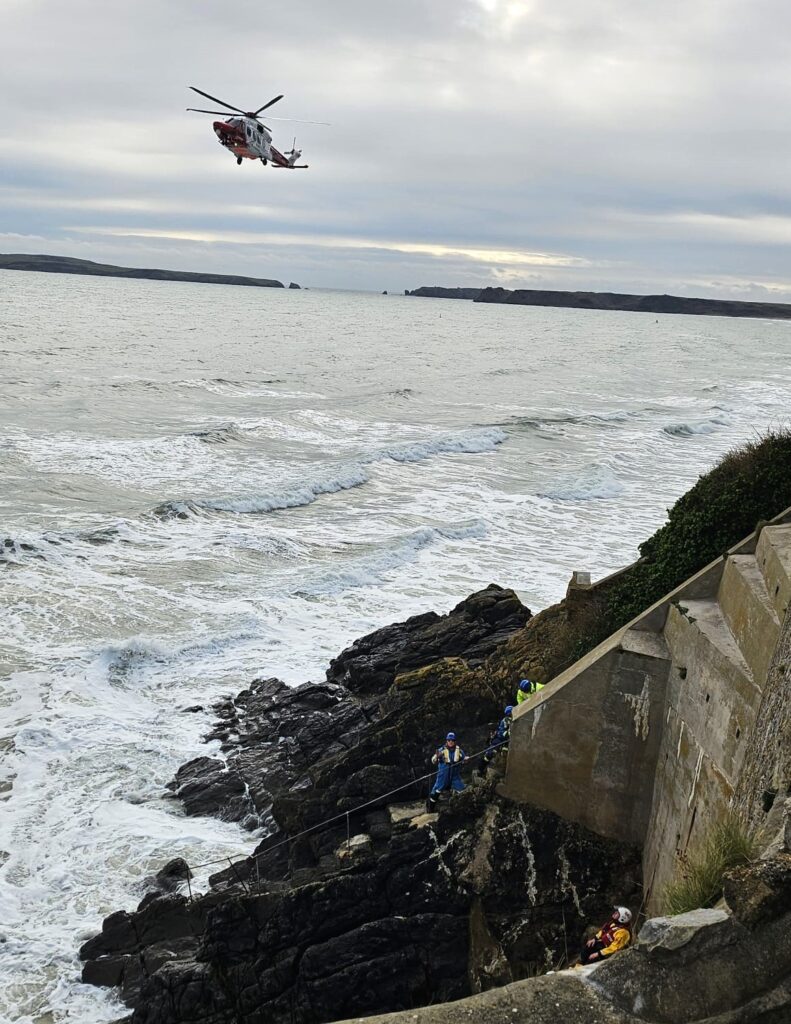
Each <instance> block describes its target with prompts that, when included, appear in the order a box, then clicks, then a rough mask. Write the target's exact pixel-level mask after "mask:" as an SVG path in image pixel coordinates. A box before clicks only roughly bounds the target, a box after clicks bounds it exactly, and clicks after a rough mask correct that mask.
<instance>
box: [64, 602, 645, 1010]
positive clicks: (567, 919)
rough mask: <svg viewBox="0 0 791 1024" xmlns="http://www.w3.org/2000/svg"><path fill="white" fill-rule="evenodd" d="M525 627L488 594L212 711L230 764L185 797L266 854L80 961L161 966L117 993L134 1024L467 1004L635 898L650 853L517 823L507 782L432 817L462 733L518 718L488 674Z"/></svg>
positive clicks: (459, 799) (148, 915)
mask: <svg viewBox="0 0 791 1024" xmlns="http://www.w3.org/2000/svg"><path fill="white" fill-rule="evenodd" d="M529 615H530V613H529V611H528V610H527V609H525V608H524V607H523V606H522V605H521V604H520V603H519V601H518V599H517V598H516V597H515V595H514V594H513V593H512V592H510V591H503V590H501V589H500V588H494V587H490V588H487V589H486V590H485V591H482V592H481V593H480V594H477V595H473V596H472V597H471V598H469V599H468V600H467V601H466V602H462V603H461V604H460V605H459V606H457V608H456V609H454V610H453V612H451V613H450V614H449V615H447V616H437V615H434V614H430V615H428V616H417V617H415V618H413V619H410V620H407V622H405V623H399V624H397V625H395V626H391V627H387V629H386V630H384V631H377V634H372V636H371V637H366V638H363V640H361V641H358V642H357V644H355V645H353V646H352V647H351V648H349V650H348V651H346V652H343V654H342V655H341V656H340V657H339V659H336V662H335V663H333V667H332V668H331V670H330V672H329V673H328V679H327V681H326V682H322V683H316V684H305V685H304V686H300V687H294V688H291V687H287V686H286V685H285V684H284V683H282V682H281V681H279V680H277V679H263V678H262V679H257V680H255V681H254V683H253V684H252V685H251V686H250V687H248V688H247V689H246V690H244V691H242V692H241V693H240V694H238V695H237V696H236V697H235V698H233V699H228V700H225V701H222V702H221V703H220V704H218V705H217V707H216V709H215V710H216V713H217V723H216V726H215V728H214V729H213V730H212V732H211V733H210V736H209V738H210V739H213V740H214V741H218V742H219V744H220V745H221V748H222V756H215V757H204V758H197V759H196V760H194V761H192V762H190V763H189V764H188V765H185V766H184V767H183V768H182V769H181V770H180V771H179V773H178V775H177V778H176V780H175V782H174V787H173V788H174V792H175V794H176V795H177V796H178V797H179V798H180V799H181V800H182V801H183V802H184V805H185V807H186V809H187V811H188V813H214V814H218V815H220V816H222V817H226V818H227V817H232V816H236V820H241V821H247V822H251V821H256V822H259V823H262V824H265V826H266V828H267V830H268V831H269V833H270V834H268V835H267V836H266V838H264V839H263V840H262V842H261V843H260V844H259V846H258V848H257V850H256V853H255V856H254V857H251V858H248V859H247V860H246V861H241V862H239V863H238V864H237V865H235V868H234V870H230V869H226V870H223V871H220V872H218V873H217V874H216V875H214V876H212V878H211V879H210V882H211V889H210V890H209V892H208V893H206V894H204V895H199V896H197V898H196V899H195V900H193V901H192V902H189V901H187V900H186V899H185V898H184V897H183V896H181V895H178V894H171V895H166V896H159V897H156V898H153V899H151V900H150V901H148V902H147V903H145V905H141V908H140V909H139V911H138V912H137V913H135V914H132V915H120V916H118V915H114V917H113V918H111V919H108V922H106V923H105V929H104V930H103V932H102V935H100V936H97V937H96V938H95V939H92V940H90V942H88V943H86V944H85V946H84V947H83V949H82V955H83V957H84V958H86V959H87V960H88V961H94V962H97V963H98V962H99V961H100V959H101V958H102V957H115V958H118V957H124V956H134V955H140V956H142V957H143V958H144V960H145V959H146V957H148V958H149V959H150V960H151V963H152V964H153V963H154V958H156V957H161V958H163V959H162V961H161V964H160V966H157V967H156V968H155V969H153V970H150V971H149V973H148V974H146V975H144V977H143V978H142V980H141V982H140V986H139V992H138V990H137V989H136V988H135V985H134V984H127V983H125V982H124V981H123V980H122V983H121V984H122V991H124V992H125V994H126V998H128V999H129V1001H130V1003H131V1005H133V1006H134V1007H135V1012H134V1017H133V1019H134V1022H135V1024H181V1022H187V1021H189V1022H190V1024H237V1022H238V1021H241V1022H243V1024H259V1022H262V1021H266V1022H267V1024H279V1022H281V1021H282V1022H286V1021H288V1022H289V1024H319V1022H320V1021H326V1020H330V1019H336V1018H337V1017H339V1016H344V1015H349V1014H360V1013H372V1012H376V1011H378V1010H386V1009H395V1008H397V1007H399V1006H419V1005H423V1004H424V1003H426V1002H428V1001H438V1000H442V999H455V998H458V997H460V996H462V995H464V994H465V993H467V992H469V991H470V990H471V985H472V984H473V983H474V984H475V985H476V986H478V987H484V986H485V985H487V984H495V983H499V982H501V981H503V980H506V981H507V980H511V979H514V978H520V977H524V976H525V975H526V974H530V973H534V972H535V971H536V970H538V969H540V968H541V967H544V966H547V965H550V964H553V963H555V962H557V961H558V959H560V958H561V957H562V956H563V950H564V949H565V947H566V944H568V946H569V948H575V947H576V945H577V943H578V941H579V938H580V936H581V934H582V930H583V928H584V924H585V919H586V918H588V917H589V918H591V919H593V920H599V919H601V918H602V917H604V916H606V914H607V912H608V909H609V907H610V905H611V904H612V902H614V901H615V900H616V899H618V900H619V901H623V900H628V899H629V897H630V895H631V894H635V893H636V892H637V890H636V882H637V879H638V878H639V870H640V869H639V857H638V855H637V851H635V850H633V849H631V848H629V847H626V846H624V845H623V844H621V843H615V842H609V841H607V840H603V839H600V838H598V837H595V836H593V835H592V834H590V833H587V832H585V831H584V830H583V829H581V828H580V827H578V826H576V825H572V824H569V823H566V822H563V821H561V820H560V819H558V818H556V817H554V816H553V815H551V814H548V813H546V812H542V811H538V810H535V809H530V808H527V807H519V806H517V805H514V804H510V803H508V802H507V801H505V800H503V799H502V798H500V797H498V796H497V795H496V792H495V787H496V784H497V781H498V779H497V775H496V772H493V773H490V776H491V777H490V778H488V779H487V781H486V782H485V783H482V784H477V785H475V786H468V788H467V790H466V791H465V792H463V793H461V794H458V795H454V796H453V798H452V799H449V800H446V799H443V801H442V802H441V804H440V809H439V812H438V813H435V814H426V813H425V797H426V792H427V788H428V785H429V779H428V778H427V777H426V776H428V775H433V772H432V769H431V767H430V764H429V758H430V755H431V753H432V752H433V750H434V748H435V746H436V745H437V744H438V743H439V742H441V741H442V739H443V737H444V735H445V733H446V732H447V730H448V729H449V728H453V729H454V730H455V731H457V732H458V733H459V736H460V740H461V743H462V746H463V747H464V748H465V749H466V750H467V752H468V753H475V752H476V751H480V750H482V749H483V748H484V747H485V745H486V742H487V738H488V735H489V730H490V728H491V726H492V725H493V724H494V723H495V722H496V721H497V719H498V718H499V716H500V715H501V713H502V701H501V698H500V697H499V696H498V694H497V693H496V692H495V691H494V690H493V689H492V687H491V686H490V685H489V682H488V679H487V677H486V675H485V672H484V670H483V669H482V668H481V663H480V660H481V659H482V658H483V657H485V655H486V652H487V651H489V650H492V649H494V648H495V647H496V645H497V644H498V643H502V642H503V638H504V637H507V636H509V635H512V634H513V631H514V630H518V629H520V628H521V625H522V624H523V623H524V622H525V621H526V619H527V618H528V617H529ZM471 768H472V765H469V766H467V767H465V769H464V771H463V776H464V777H466V778H467V779H468V780H469V777H470V771H471ZM395 802H397V803H398V804H399V805H400V808H399V809H395V808H394V809H392V810H391V809H389V805H390V804H392V803H395ZM347 812H348V818H347ZM347 828H348V835H347ZM290 837H293V838H290ZM472 918H474V920H475V928H474V929H472V928H471V920H472ZM564 926H565V928H564ZM471 934H474V935H475V941H474V942H471V939H470V936H471ZM146 962H148V961H146ZM112 969H113V968H111V966H110V965H109V964H108V965H107V966H106V967H105V968H99V967H96V968H90V969H89V968H88V967H87V966H86V971H89V972H90V971H91V970H95V972H96V974H95V976H96V977H101V976H102V974H103V973H104V976H105V977H110V976H111V974H110V972H111V970H112ZM114 969H116V970H117V969H118V968H114Z"/></svg>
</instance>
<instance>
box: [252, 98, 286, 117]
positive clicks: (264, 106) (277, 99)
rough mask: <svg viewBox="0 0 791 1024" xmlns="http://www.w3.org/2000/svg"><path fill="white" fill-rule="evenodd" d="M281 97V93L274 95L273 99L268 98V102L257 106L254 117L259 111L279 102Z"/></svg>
mask: <svg viewBox="0 0 791 1024" xmlns="http://www.w3.org/2000/svg"><path fill="white" fill-rule="evenodd" d="M282 99H283V94H282V93H281V94H280V95H279V96H275V98H274V99H273V100H270V101H269V102H268V103H265V104H264V105H263V107H259V108H258V110H256V111H255V115H256V117H257V116H258V115H259V114H260V113H261V111H262V110H266V109H267V108H268V107H271V106H273V104H275V103H279V102H280V100H282Z"/></svg>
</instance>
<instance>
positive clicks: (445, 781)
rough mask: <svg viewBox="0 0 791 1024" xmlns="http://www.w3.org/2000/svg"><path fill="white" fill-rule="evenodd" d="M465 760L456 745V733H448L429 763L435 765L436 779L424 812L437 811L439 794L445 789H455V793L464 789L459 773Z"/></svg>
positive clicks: (461, 751) (462, 752)
mask: <svg viewBox="0 0 791 1024" xmlns="http://www.w3.org/2000/svg"><path fill="white" fill-rule="evenodd" d="M465 759H466V755H465V753H464V751H463V750H462V749H461V747H459V746H457V744H456V733H455V732H449V733H448V735H447V736H446V737H445V742H444V744H443V745H442V746H441V747H437V751H436V753H435V754H434V756H433V757H432V758H431V763H432V764H435V765H437V777H436V779H435V780H434V785H433V786H432V787H431V792H430V793H429V795H428V800H427V802H426V810H427V811H428V812H429V813H431V812H432V811H435V810H436V809H437V801H438V800H439V795H440V793H441V792H442V791H443V790H445V789H455V790H456V791H457V792H459V791H461V790H462V789H464V782H463V781H462V778H461V775H460V771H461V766H462V764H463V763H464V761H465Z"/></svg>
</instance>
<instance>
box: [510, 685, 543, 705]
mask: <svg viewBox="0 0 791 1024" xmlns="http://www.w3.org/2000/svg"><path fill="white" fill-rule="evenodd" d="M534 686H535V689H534V690H532V691H531V692H530V693H525V692H524V690H517V691H516V703H517V704H524V702H525V701H526V700H530V698H531V697H534V696H535V695H536V694H537V693H538V691H539V690H543V689H544V684H543V683H535V684H534Z"/></svg>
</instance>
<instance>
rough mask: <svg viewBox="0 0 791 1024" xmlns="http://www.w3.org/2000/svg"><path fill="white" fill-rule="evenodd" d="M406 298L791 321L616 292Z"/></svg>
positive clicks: (435, 292)
mask: <svg viewBox="0 0 791 1024" xmlns="http://www.w3.org/2000/svg"><path fill="white" fill-rule="evenodd" d="M404 294H405V295H416V296H418V297H424V298H432V299H471V300H472V301H473V302H503V303H509V304H511V305H517V306H560V307H562V308H565V309H605V310H616V311H619V312H631V313H687V314H692V315H695V316H746V317H761V318H766V319H773V320H791V304H784V303H781V302H741V301H739V300H731V299H696V298H683V297H681V296H679V295H621V294H618V293H617V292H561V291H543V290H539V289H533V288H524V289H518V290H516V291H510V290H509V289H507V288H416V289H415V290H414V291H406V292H405V293H404Z"/></svg>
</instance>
